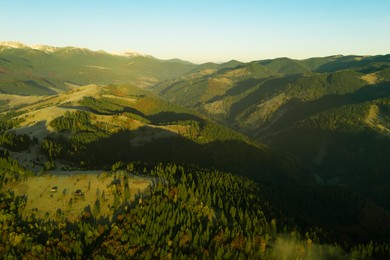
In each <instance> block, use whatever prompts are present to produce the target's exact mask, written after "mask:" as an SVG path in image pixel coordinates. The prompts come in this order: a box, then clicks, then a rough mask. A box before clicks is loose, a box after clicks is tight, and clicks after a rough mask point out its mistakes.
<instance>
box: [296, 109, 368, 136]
mask: <svg viewBox="0 0 390 260" xmlns="http://www.w3.org/2000/svg"><path fill="white" fill-rule="evenodd" d="M369 110H370V103H369V102H367V103H362V104H350V105H345V106H342V107H338V108H334V109H331V110H328V111H325V112H322V113H319V114H316V115H315V116H312V117H310V118H308V119H306V120H304V121H303V122H300V123H298V125H299V127H306V128H313V129H316V128H317V129H323V130H332V131H340V132H345V133H357V132H364V131H365V130H367V129H368V127H367V125H366V123H365V119H366V118H367V117H368V113H369Z"/></svg>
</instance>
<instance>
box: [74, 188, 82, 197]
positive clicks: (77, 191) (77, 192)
mask: <svg viewBox="0 0 390 260" xmlns="http://www.w3.org/2000/svg"><path fill="white" fill-rule="evenodd" d="M74 195H75V196H83V192H82V191H81V190H80V189H79V190H76V191H75V192H74Z"/></svg>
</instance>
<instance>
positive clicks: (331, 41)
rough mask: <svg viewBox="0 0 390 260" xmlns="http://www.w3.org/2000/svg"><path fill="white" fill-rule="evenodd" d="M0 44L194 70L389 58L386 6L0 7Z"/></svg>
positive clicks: (8, 2) (176, 2)
mask: <svg viewBox="0 0 390 260" xmlns="http://www.w3.org/2000/svg"><path fill="white" fill-rule="evenodd" d="M0 41H19V42H22V43H25V44H28V45H35V44H45V45H52V46H58V47H62V46H77V47H84V48H89V49H92V50H105V51H108V52H123V51H128V50H131V51H136V52H140V53H144V54H149V55H152V56H154V57H156V58H160V59H171V58H180V59H183V60H188V61H191V62H194V63H202V62H208V61H212V62H225V61H229V60H232V59H236V60H239V61H244V62H247V61H252V60H261V59H270V58H277V57H289V58H295V59H304V58H308V57H320V56H329V55H336V54H342V55H349V54H356V55H376V54H388V53H390V1H389V0H371V1H369V0H365V1H361V0H336V1H333V0H305V1H304V0H301V1H299V0H295V1H293V0H284V1H282V0H268V1H265V0H264V1H262V0H257V1H256V0H253V1H250V0H235V1H231V0H224V1H222V0H196V1H189V0H159V1H158V0H127V1H120V0H117V1H114V0H111V1H109V0H94V1H90V0H66V1H61V0H50V1H43V0H34V1H31V0H0Z"/></svg>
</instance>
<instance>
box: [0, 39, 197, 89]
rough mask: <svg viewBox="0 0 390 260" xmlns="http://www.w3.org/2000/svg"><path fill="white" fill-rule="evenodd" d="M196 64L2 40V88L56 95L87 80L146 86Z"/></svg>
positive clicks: (181, 73) (191, 67)
mask: <svg viewBox="0 0 390 260" xmlns="http://www.w3.org/2000/svg"><path fill="white" fill-rule="evenodd" d="M195 67H196V65H194V64H192V63H190V62H185V61H181V60H179V59H173V60H159V59H156V58H154V57H152V56H149V55H143V54H139V53H134V52H127V53H123V54H121V55H118V54H110V53H107V52H105V51H92V50H89V49H86V48H77V47H52V46H46V45H38V46H27V45H25V44H22V43H19V42H1V43H0V92H2V93H7V94H22V95H52V94H55V93H59V92H62V91H66V90H69V89H71V88H72V86H80V85H86V84H104V85H106V84H111V83H131V84H134V85H136V86H138V87H141V88H144V87H147V86H150V85H153V84H155V83H157V82H160V81H162V80H167V79H170V78H175V77H178V76H181V75H183V74H185V73H187V72H189V71H191V70H192V69H194V68H195Z"/></svg>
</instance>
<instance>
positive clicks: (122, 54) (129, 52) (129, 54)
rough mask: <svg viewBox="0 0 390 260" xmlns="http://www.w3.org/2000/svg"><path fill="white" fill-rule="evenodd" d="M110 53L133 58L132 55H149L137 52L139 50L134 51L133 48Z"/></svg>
mask: <svg viewBox="0 0 390 260" xmlns="http://www.w3.org/2000/svg"><path fill="white" fill-rule="evenodd" d="M110 54H113V55H117V56H124V57H130V58H133V57H150V55H146V54H143V53H139V52H136V51H133V50H127V51H123V52H111V53H110Z"/></svg>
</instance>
